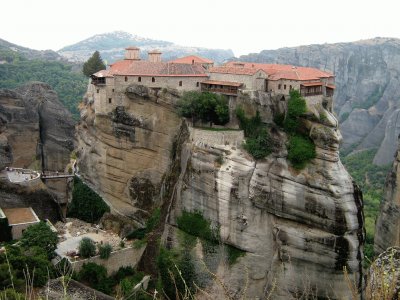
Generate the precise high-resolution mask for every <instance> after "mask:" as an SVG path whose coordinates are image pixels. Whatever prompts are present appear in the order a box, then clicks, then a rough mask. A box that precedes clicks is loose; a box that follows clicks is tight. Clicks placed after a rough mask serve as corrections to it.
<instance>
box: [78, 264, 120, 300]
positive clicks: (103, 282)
mask: <svg viewBox="0 0 400 300" xmlns="http://www.w3.org/2000/svg"><path fill="white" fill-rule="evenodd" d="M77 279H78V280H79V281H82V282H83V283H85V284H87V285H89V286H91V287H92V288H94V289H96V290H98V291H101V292H103V293H105V294H108V295H110V294H111V293H112V292H113V285H114V284H115V283H114V282H113V280H112V279H111V278H109V277H108V276H107V269H106V268H105V267H104V266H101V265H98V264H96V263H92V262H89V263H85V264H83V266H82V269H81V270H80V271H79V273H78V275H77Z"/></svg>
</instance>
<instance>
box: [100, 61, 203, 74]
mask: <svg viewBox="0 0 400 300" xmlns="http://www.w3.org/2000/svg"><path fill="white" fill-rule="evenodd" d="M107 71H108V74H110V75H123V76H124V75H125V76H185V77H207V74H205V70H204V68H203V67H202V66H201V65H196V64H195V65H188V64H175V63H167V62H150V61H142V60H139V61H137V60H120V61H117V62H115V63H114V64H112V65H110V68H109V69H108V70H107ZM100 72H102V71H100ZM98 73H99V72H98ZM96 74H97V73H96ZM96 74H94V75H96Z"/></svg>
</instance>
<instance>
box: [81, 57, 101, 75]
mask: <svg viewBox="0 0 400 300" xmlns="http://www.w3.org/2000/svg"><path fill="white" fill-rule="evenodd" d="M105 68H106V65H105V64H104V62H103V60H102V59H101V56H100V53H99V51H95V52H94V53H93V55H92V56H91V57H90V58H89V59H88V60H87V61H86V62H85V63H84V64H83V69H82V72H83V74H84V75H86V76H88V77H89V76H90V75H92V74H94V73H96V72H98V71H100V70H105Z"/></svg>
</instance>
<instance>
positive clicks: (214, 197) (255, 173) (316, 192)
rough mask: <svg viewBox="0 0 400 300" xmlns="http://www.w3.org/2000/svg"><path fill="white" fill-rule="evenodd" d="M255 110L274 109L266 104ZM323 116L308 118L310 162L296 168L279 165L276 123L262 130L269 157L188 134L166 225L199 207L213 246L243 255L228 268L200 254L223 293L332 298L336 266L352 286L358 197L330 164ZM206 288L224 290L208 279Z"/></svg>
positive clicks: (332, 144) (356, 267)
mask: <svg viewBox="0 0 400 300" xmlns="http://www.w3.org/2000/svg"><path fill="white" fill-rule="evenodd" d="M257 99H258V98H257ZM239 100H240V99H239ZM256 101H257V100H256ZM255 106H256V105H255ZM256 107H257V106H256ZM258 108H260V107H258ZM261 108H263V109H265V110H266V111H268V110H271V108H272V110H275V111H279V109H278V108H273V103H268V102H266V103H264V105H263V106H261ZM325 113H326V114H327V115H328V116H330V114H329V112H328V111H325ZM315 117H316V118H317V116H315ZM329 119H330V120H331V121H332V122H331V123H329V122H327V123H328V124H321V123H319V122H315V121H314V122H311V121H310V122H309V123H308V125H307V127H308V128H309V129H310V130H311V133H310V136H311V138H312V139H313V140H314V142H315V144H316V146H317V158H316V159H314V160H313V161H312V163H310V164H309V165H308V166H307V167H306V168H305V169H304V170H302V171H297V170H295V169H293V168H292V167H291V166H290V165H289V164H288V161H287V160H286V155H287V152H286V147H285V142H286V135H285V134H284V133H283V132H282V131H281V130H279V129H277V128H276V127H272V128H271V130H270V134H271V137H272V144H273V145H274V151H273V153H272V154H271V155H269V156H268V157H267V158H266V159H264V160H261V161H257V162H255V161H254V160H253V159H251V158H250V157H249V155H248V154H247V153H245V152H244V151H243V150H242V149H241V148H240V147H237V145H235V142H234V141H232V142H231V143H229V142H228V143H226V142H225V143H218V142H217V143H213V141H218V139H216V138H214V139H213V140H211V139H209V138H207V136H208V134H209V133H208V132H207V134H206V135H205V137H204V138H202V135H201V134H200V133H199V132H193V131H192V134H191V138H190V140H189V141H188V142H187V143H186V149H185V151H186V155H183V159H182V160H183V162H182V166H184V168H183V172H184V175H181V177H180V178H181V180H180V181H179V183H178V185H177V186H178V188H177V200H176V205H175V206H174V211H173V216H174V217H172V218H171V219H170V222H171V225H175V222H174V220H176V217H177V216H178V215H180V213H181V211H182V210H185V211H199V212H201V213H202V214H203V215H204V217H206V218H207V219H210V220H212V222H213V224H214V225H215V226H216V227H217V228H219V233H220V237H221V240H222V242H223V243H225V244H228V245H232V246H234V247H236V248H239V249H241V250H244V251H245V252H246V254H245V256H244V257H242V258H240V259H239V263H237V264H235V265H233V266H227V264H226V260H224V259H219V260H217V262H215V261H213V262H210V261H208V262H207V259H206V258H205V257H204V260H206V262H205V263H206V265H207V266H208V267H209V268H210V269H211V271H212V272H214V273H216V274H217V276H218V277H220V278H222V280H223V281H224V284H225V285H226V286H227V287H228V289H229V292H230V294H231V295H240V294H241V293H242V292H243V289H244V288H245V289H246V297H248V298H251V299H254V298H257V297H259V298H265V297H266V296H267V295H269V296H271V297H272V298H273V299H288V298H290V297H297V296H299V295H301V294H302V293H309V295H314V296H315V297H329V298H339V299H341V298H343V297H346V295H348V294H349V290H348V288H347V284H346V283H345V281H344V277H343V267H346V268H347V270H350V272H351V273H354V274H356V276H358V277H357V278H358V280H359V282H357V284H359V286H361V277H360V275H361V274H362V267H361V257H362V245H363V240H364V233H363V216H362V211H361V208H362V196H361V192H360V191H359V189H358V188H357V186H356V185H355V184H354V182H352V179H351V177H350V176H349V174H348V173H347V171H346V170H345V169H344V167H343V165H342V164H341V162H340V160H339V156H338V150H339V141H340V139H341V135H340V132H339V131H338V130H337V128H336V125H337V123H336V122H335V121H336V120H335V119H334V118H330V117H329ZM314 120H315V118H314ZM264 121H267V120H264ZM194 131H199V130H196V129H195V130H194ZM217 134H221V133H215V135H217ZM219 140H221V141H222V139H219ZM239 145H240V144H239ZM219 156H222V157H223V163H222V165H219V164H217V163H216V160H217V158H218V157H219ZM171 232H172V233H171ZM173 232H174V231H173V230H170V236H172V237H171V238H167V240H169V239H171V240H173V236H174V234H173ZM245 274H246V275H245ZM302 274H303V275H304V276H303V275H302ZM246 284H247V286H246ZM206 290H207V291H209V292H210V293H211V294H213V295H215V293H218V292H224V291H221V290H218V284H215V285H214V286H213V287H212V288H210V289H209V290H208V289H206ZM219 297H221V298H223V294H220V295H219Z"/></svg>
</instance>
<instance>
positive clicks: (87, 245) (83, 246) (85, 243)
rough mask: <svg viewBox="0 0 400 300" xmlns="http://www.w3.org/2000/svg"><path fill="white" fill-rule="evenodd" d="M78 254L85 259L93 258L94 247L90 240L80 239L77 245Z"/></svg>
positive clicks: (86, 238)
mask: <svg viewBox="0 0 400 300" xmlns="http://www.w3.org/2000/svg"><path fill="white" fill-rule="evenodd" d="M79 254H80V256H82V257H85V258H88V257H91V256H94V255H95V254H96V246H95V244H94V242H93V240H92V239H90V238H88V237H84V238H82V240H81V241H80V243H79Z"/></svg>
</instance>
